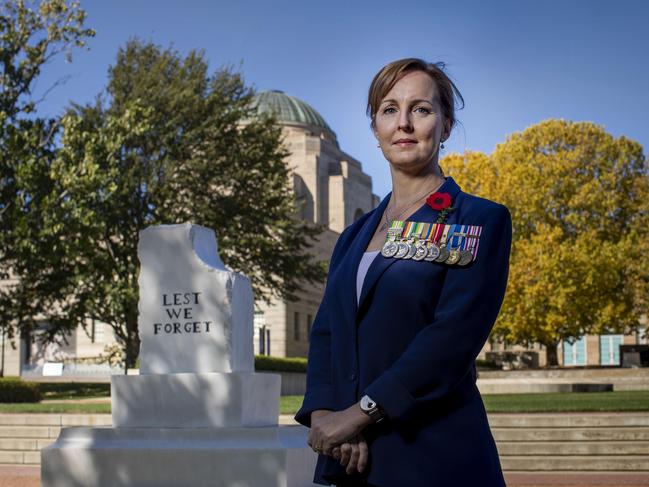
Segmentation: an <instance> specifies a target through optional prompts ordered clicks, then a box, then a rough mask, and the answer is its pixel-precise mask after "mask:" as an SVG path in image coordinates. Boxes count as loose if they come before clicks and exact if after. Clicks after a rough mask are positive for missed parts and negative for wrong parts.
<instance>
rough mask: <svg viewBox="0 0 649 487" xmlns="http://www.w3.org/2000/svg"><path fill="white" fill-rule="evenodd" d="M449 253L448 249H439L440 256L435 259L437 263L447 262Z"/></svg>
mask: <svg viewBox="0 0 649 487" xmlns="http://www.w3.org/2000/svg"><path fill="white" fill-rule="evenodd" d="M449 254H450V253H449V251H448V249H447V248H446V247H444V246H442V247H440V248H439V255H438V256H437V257H436V258H435V262H446V259H448V257H449Z"/></svg>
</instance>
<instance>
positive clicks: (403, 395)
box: [295, 177, 512, 487]
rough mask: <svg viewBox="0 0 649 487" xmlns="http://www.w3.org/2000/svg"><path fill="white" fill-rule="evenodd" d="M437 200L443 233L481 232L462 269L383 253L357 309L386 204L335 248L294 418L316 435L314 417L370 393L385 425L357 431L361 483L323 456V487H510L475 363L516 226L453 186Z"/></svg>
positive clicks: (432, 214)
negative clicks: (450, 227)
mask: <svg viewBox="0 0 649 487" xmlns="http://www.w3.org/2000/svg"><path fill="white" fill-rule="evenodd" d="M438 191H440V192H448V193H449V194H450V195H451V197H452V202H453V206H454V207H455V208H456V210H455V211H454V212H452V213H451V214H450V215H449V216H448V218H447V219H446V223H461V224H469V225H481V226H482V234H481V235H480V244H479V247H478V252H477V254H476V258H475V260H474V261H472V262H471V263H470V264H468V265H467V266H458V265H448V264H443V263H436V262H428V261H414V260H412V259H409V260H404V259H395V258H386V257H383V256H382V255H381V254H378V255H377V257H376V258H375V259H374V261H373V262H372V264H371V266H370V268H369V269H368V272H367V275H366V277H365V281H364V284H363V288H362V292H361V298H360V304H359V305H357V297H356V272H357V270H358V265H359V262H360V260H361V257H362V255H363V252H364V251H365V249H366V247H367V245H368V243H369V242H370V240H371V238H372V236H373V234H374V231H375V229H376V227H377V226H378V225H379V224H380V221H381V216H382V214H383V210H384V209H385V207H386V205H387V203H388V201H389V199H390V194H388V195H387V196H386V197H385V198H384V199H383V201H382V202H381V203H380V204H379V206H378V207H377V208H375V209H374V210H372V211H370V212H369V213H366V214H365V215H363V216H362V217H361V218H359V219H358V220H357V221H356V222H354V223H353V224H352V225H350V226H349V227H347V228H346V229H345V230H344V231H343V233H342V234H341V235H340V237H339V238H338V241H337V243H336V246H335V248H334V251H333V254H332V256H331V260H330V264H329V275H328V279H327V284H326V286H325V292H324V295H323V298H322V302H321V304H320V307H319V309H318V312H317V314H316V318H315V321H314V324H313V327H312V330H311V334H310V346H309V355H308V366H307V384H306V394H305V396H304V401H303V403H302V406H301V408H300V410H299V411H298V412H297V413H296V414H295V420H296V421H297V422H299V423H301V424H303V425H305V426H307V427H310V426H311V417H310V415H311V412H312V411H314V410H316V409H330V410H332V411H340V410H343V409H346V408H348V407H349V406H351V405H352V404H354V403H356V402H358V401H359V400H360V398H361V397H362V396H363V395H364V394H368V395H369V396H370V397H371V398H372V399H373V400H375V401H376V402H377V403H378V404H379V405H380V406H381V407H382V408H383V409H384V410H385V411H386V413H387V418H386V419H385V420H383V421H381V422H379V423H374V424H371V425H369V426H367V427H366V428H365V429H364V430H363V432H362V434H363V436H364V437H365V439H366V441H367V443H368V447H369V461H368V464H367V467H366V468H365V470H364V471H363V472H362V473H361V474H357V473H356V474H353V475H348V474H347V473H346V472H345V467H343V466H342V465H340V463H339V462H338V461H337V460H335V459H334V458H332V457H330V456H327V455H323V454H319V455H318V462H317V464H316V469H315V473H314V479H313V481H314V482H315V483H317V484H322V485H330V484H331V483H338V482H339V481H340V480H341V479H347V480H350V479H352V478H358V479H364V480H366V481H367V482H369V483H370V484H373V485H376V486H379V487H469V486H477V485H479V486H481V487H503V486H505V481H504V479H503V474H502V470H501V466H500V461H499V458H498V451H497V449H496V444H495V442H494V439H493V436H492V434H491V430H490V429H489V423H488V421H487V415H486V412H485V408H484V405H483V402H482V398H481V397H480V393H479V391H478V388H477V386H476V379H477V373H476V369H475V359H476V357H477V356H478V353H479V352H480V350H481V349H482V347H483V345H484V344H485V342H486V340H487V338H488V336H489V333H490V331H491V329H492V327H493V325H494V322H495V320H496V317H497V315H498V312H499V310H500V306H501V304H502V300H503V297H504V294H505V287H506V284H507V276H508V269H509V253H510V246H511V232H512V226H511V216H510V213H509V210H508V209H507V208H506V207H505V206H503V205H501V204H498V203H495V202H492V201H489V200H486V199H483V198H479V197H477V196H473V195H470V194H467V193H465V192H463V191H462V190H461V189H460V187H459V186H458V185H457V183H456V182H455V181H454V180H453V178H451V177H447V178H446V181H445V182H444V183H443V185H442V186H441V188H440V189H439V190H438ZM438 214H439V212H438V211H436V210H433V209H432V208H431V207H430V206H428V205H426V204H424V205H423V206H421V208H419V209H418V210H417V211H416V212H415V213H414V214H413V215H412V216H411V217H410V218H409V219H408V220H410V221H424V222H435V221H436V220H437V216H438Z"/></svg>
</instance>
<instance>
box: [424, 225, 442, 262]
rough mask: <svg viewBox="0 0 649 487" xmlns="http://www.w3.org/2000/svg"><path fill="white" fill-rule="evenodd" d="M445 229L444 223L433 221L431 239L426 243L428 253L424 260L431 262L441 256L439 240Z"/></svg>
mask: <svg viewBox="0 0 649 487" xmlns="http://www.w3.org/2000/svg"><path fill="white" fill-rule="evenodd" d="M443 229H444V225H441V224H439V223H433V226H432V228H431V231H430V237H429V241H428V243H427V244H426V247H427V254H426V257H424V260H427V261H429V262H431V261H433V260H435V259H436V258H437V257H438V256H439V246H438V245H437V242H439V238H440V236H441V235H442V230H443Z"/></svg>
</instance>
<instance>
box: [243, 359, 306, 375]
mask: <svg viewBox="0 0 649 487" xmlns="http://www.w3.org/2000/svg"><path fill="white" fill-rule="evenodd" d="M255 370H272V371H274V372H306V358H302V357H290V358H284V357H270V356H268V355H255Z"/></svg>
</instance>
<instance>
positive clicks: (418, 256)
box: [412, 243, 428, 261]
mask: <svg viewBox="0 0 649 487" xmlns="http://www.w3.org/2000/svg"><path fill="white" fill-rule="evenodd" d="M427 254H428V249H427V248H426V246H425V245H422V244H420V243H418V244H417V249H416V251H415V255H413V256H412V260H417V261H419V260H424V258H425V257H426V255H427Z"/></svg>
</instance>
